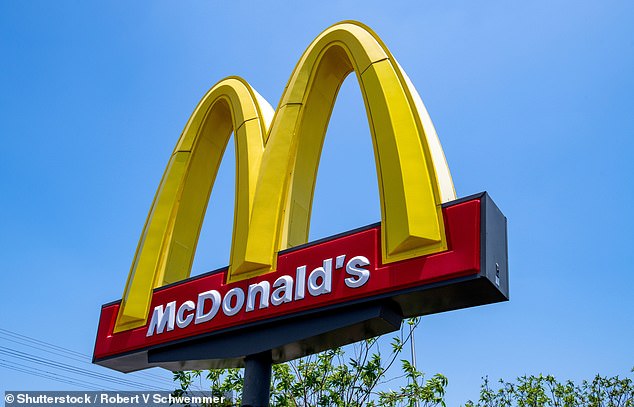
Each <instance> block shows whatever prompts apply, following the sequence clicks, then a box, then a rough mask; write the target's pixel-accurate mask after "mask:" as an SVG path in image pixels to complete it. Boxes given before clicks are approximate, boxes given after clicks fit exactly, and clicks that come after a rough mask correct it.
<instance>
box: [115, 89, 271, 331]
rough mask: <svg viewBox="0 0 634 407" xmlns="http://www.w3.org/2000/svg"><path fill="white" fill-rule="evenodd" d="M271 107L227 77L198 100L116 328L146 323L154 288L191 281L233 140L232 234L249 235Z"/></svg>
mask: <svg viewBox="0 0 634 407" xmlns="http://www.w3.org/2000/svg"><path fill="white" fill-rule="evenodd" d="M272 116H273V109H272V108H271V106H270V105H269V104H268V103H267V102H266V101H265V100H264V99H263V98H262V97H261V96H260V95H258V94H257V92H255V91H254V90H253V89H252V88H251V87H250V86H249V85H248V84H247V83H246V82H245V81H244V80H243V79H241V78H237V77H229V78H227V79H224V80H222V81H220V82H219V83H217V84H216V85H215V86H213V87H212V88H211V89H210V90H209V92H207V94H206V95H205V96H204V97H203V98H202V100H201V101H200V103H199V104H198V106H197V107H196V110H194V113H193V114H192V116H191V118H190V119H189V121H188V122H187V125H186V126H185V129H184V130H183V133H182V134H181V137H180V139H179V140H178V143H177V145H176V148H175V149H174V152H173V154H172V156H171V158H170V160H169V163H168V165H167V168H166V170H165V173H164V174H163V178H162V180H161V184H160V185H159V188H158V190H157V192H156V196H155V197H154V202H153V203H152V207H151V209H150V213H149V215H148V218H147V220H146V222H145V226H144V228H143V233H142V234H141V239H140V241H139V245H138V247H137V250H136V253H135V255H134V261H133V262H132V267H131V270H130V274H129V276H128V280H127V282H126V286H125V291H124V293H123V299H122V305H121V307H120V309H119V315H118V318H117V324H116V329H115V331H116V332H118V331H124V330H127V329H131V328H135V327H138V326H142V325H144V324H145V321H146V318H147V315H148V309H149V306H150V301H151V299H152V298H151V297H152V289H154V288H156V287H160V286H163V285H166V284H169V283H173V282H176V281H180V280H182V279H184V278H187V277H189V274H190V271H191V265H192V261H193V258H194V253H195V251H196V244H197V242H198V235H199V233H200V228H201V226H202V222H203V218H204V216H205V210H206V208H207V201H208V199H209V195H210V193H211V188H212V186H213V183H214V180H215V178H216V174H217V172H218V167H219V166H220V162H221V160H222V156H223V154H224V150H225V147H226V145H227V142H228V140H229V137H230V135H231V132H232V131H234V133H235V137H234V139H235V146H236V163H237V165H236V195H235V196H236V198H235V199H236V203H235V210H234V235H233V236H234V240H233V247H234V248H235V247H238V248H240V245H241V244H243V243H242V242H243V241H241V240H236V237H240V236H245V235H248V234H249V232H248V227H249V219H250V217H251V207H252V204H253V197H254V195H255V185H256V182H257V176H258V170H259V166H260V160H261V157H262V152H263V150H264V138H265V135H266V134H267V131H268V124H269V123H270V121H271V117H272Z"/></svg>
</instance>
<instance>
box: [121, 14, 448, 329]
mask: <svg viewBox="0 0 634 407" xmlns="http://www.w3.org/2000/svg"><path fill="white" fill-rule="evenodd" d="M352 71H354V72H355V73H356V76H357V79H358V81H359V85H360V87H361V92H362V94H363V98H364V102H365V105H366V110H367V115H368V121H369V124H370V130H371V134H372V141H373V145H374V152H375V160H376V168H377V176H378V181H379V192H380V200H381V219H382V248H383V260H384V261H385V262H392V261H398V260H402V259H407V258H412V257H415V256H419V255H423V254H428V253H433V252H438V251H441V250H444V249H445V248H446V239H445V233H444V225H443V220H442V212H441V207H440V205H441V203H442V202H446V201H450V200H453V199H455V192H454V189H453V183H452V181H451V175H450V173H449V168H448V167H447V163H446V161H445V157H444V153H443V151H442V147H441V146H440V142H439V140H438V137H437V135H436V132H435V130H434V128H433V125H432V124H431V120H430V119H429V116H428V115H427V111H426V110H425V107H424V105H423V103H422V101H421V100H420V97H419V96H418V93H417V92H416V90H415V89H414V87H413V86H412V84H411V83H410V81H409V79H408V78H407V76H406V75H405V74H404V72H403V71H402V69H401V68H400V66H399V65H398V63H397V62H396V60H395V59H394V58H393V57H392V55H391V54H390V53H389V51H388V50H387V48H386V47H385V45H384V44H383V43H382V42H381V40H380V39H379V38H378V37H377V36H376V34H374V33H373V32H372V31H371V30H370V29H368V28H367V27H365V26H364V25H362V24H360V23H357V22H342V23H339V24H336V25H334V26H332V27H330V28H328V29H327V30H325V31H324V32H323V33H322V34H320V35H319V37H317V38H316V39H315V40H314V41H313V42H312V43H311V45H310V46H309V47H308V49H307V50H306V51H305V52H304V54H303V56H302V58H301V59H300V61H299V62H298V64H297V66H296V68H295V70H294V71H293V74H292V75H291V78H290V80H289V83H288V85H287V86H286V89H285V91H284V94H283V96H282V100H281V102H280V105H279V107H278V109H277V111H276V112H275V116H274V117H273V120H272V122H271V120H270V118H271V116H272V109H271V108H270V106H269V105H268V103H267V102H266V101H264V100H263V99H262V98H261V97H260V96H259V95H258V94H257V93H256V92H255V91H254V90H253V89H252V88H251V87H250V86H249V85H248V84H247V83H246V82H244V81H243V80H242V79H240V78H235V77H231V78H227V79H225V80H223V81H221V82H219V83H218V84H216V85H215V86H214V87H213V88H212V89H211V90H210V91H209V92H208V93H207V94H206V95H205V96H204V97H203V99H202V100H201V102H200V103H199V105H198V106H197V108H196V110H195V111H194V113H193V114H192V116H191V118H190V119H189V122H188V123H187V125H186V127H185V130H184V131H183V134H182V135H181V138H180V139H179V141H178V144H177V146H176V149H175V152H174V154H173V155H172V157H171V159H170V162H169V164H168V166H167V169H166V171H165V174H164V175H163V179H162V181H161V184H160V186H159V189H158V191H157V194H156V197H155V198H154V202H153V204H152V208H151V210H150V213H149V215H148V219H147V221H146V224H145V227H144V229H143V233H142V236H141V240H140V242H139V246H138V248H137V252H136V254H135V259H134V262H133V264H132V268H131V271H130V275H129V277H128V281H127V283H126V288H125V291H124V295H123V300H122V306H121V307H120V310H119V315H118V319H117V324H116V328H115V331H116V332H118V331H123V330H127V329H131V328H135V327H138V326H142V325H144V324H145V322H146V318H147V315H148V310H149V305H150V301H151V295H152V289H153V288H156V287H160V286H162V285H165V284H168V283H171V282H174V281H179V280H181V279H183V278H186V277H188V276H189V273H190V270H191V264H192V261H193V256H194V252H195V249H196V243H197V240H198V234H199V232H200V227H201V225H202V221H203V217H204V214H205V209H206V205H207V200H208V198H209V194H210V191H211V188H212V186H213V182H214V179H215V176H216V173H217V170H218V166H219V164H220V161H221V158H222V155H223V153H224V149H225V147H226V144H227V141H228V138H229V135H230V133H231V131H232V130H233V131H234V132H235V142H236V161H237V168H236V171H237V175H236V206H235V214H234V232H233V237H232V248H231V260H230V266H229V272H228V276H227V280H228V281H229V282H232V281H239V280H243V279H246V278H249V277H252V276H254V275H259V274H262V273H265V272H269V271H271V270H273V269H274V268H275V267H276V264H275V262H276V260H277V252H278V251H279V250H282V249H284V248H287V247H291V246H295V245H298V244H302V243H305V242H306V240H307V237H308V229H309V223H310V211H311V206H312V198H313V192H314V186H315V180H316V174H317V167H318V165H319V158H320V155H321V146H322V144H323V139H324V136H325V133H326V128H327V125H328V121H329V118H330V114H331V112H332V109H333V107H334V103H335V99H336V96H337V92H338V90H339V87H340V86H341V84H342V83H343V81H344V79H345V77H346V76H347V75H348V74H349V73H350V72H352ZM268 123H271V125H270V129H269V126H268Z"/></svg>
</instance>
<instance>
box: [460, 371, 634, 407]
mask: <svg viewBox="0 0 634 407" xmlns="http://www.w3.org/2000/svg"><path fill="white" fill-rule="evenodd" d="M633 371H634V369H633ZM499 383H500V387H499V388H498V389H497V390H495V389H492V388H491V387H490V385H489V380H488V378H486V377H485V378H484V379H483V383H482V386H481V389H480V399H479V400H478V401H477V402H475V403H474V402H473V401H469V402H467V404H465V407H512V406H513V407H514V406H517V407H634V385H633V382H632V379H631V378H628V377H625V378H619V377H618V376H614V377H603V376H600V375H597V376H595V378H594V379H593V380H592V381H588V380H584V381H583V382H582V383H581V384H580V385H575V384H574V383H573V382H572V381H570V380H568V381H566V382H560V381H558V380H557V379H555V377H553V376H550V375H548V376H543V375H541V374H540V375H538V376H522V377H519V378H518V379H517V381H516V382H514V383H512V382H507V381H504V380H500V381H499Z"/></svg>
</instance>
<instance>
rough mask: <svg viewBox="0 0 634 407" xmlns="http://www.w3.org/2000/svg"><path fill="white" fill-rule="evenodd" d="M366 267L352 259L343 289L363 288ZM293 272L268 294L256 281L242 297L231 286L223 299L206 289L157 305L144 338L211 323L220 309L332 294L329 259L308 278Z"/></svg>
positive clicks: (250, 308) (302, 270)
mask: <svg viewBox="0 0 634 407" xmlns="http://www.w3.org/2000/svg"><path fill="white" fill-rule="evenodd" d="M340 258H341V259H343V258H345V256H339V257H338V258H337V265H336V268H342V267H343V264H341V265H339V264H338V263H339V259H340ZM369 265H370V261H369V260H368V259H367V257H365V256H355V257H352V258H351V259H350V260H349V261H348V263H347V264H346V268H345V269H346V273H345V275H343V277H344V282H345V284H346V286H347V287H349V288H359V287H363V286H364V285H365V284H366V283H367V282H368V280H369V279H370V270H368V269H367V268H365V267H367V266H369ZM295 271H296V272H295V279H293V277H292V276H289V275H283V276H281V277H278V278H277V279H276V280H275V282H274V283H273V289H274V290H273V291H272V292H271V285H270V283H269V282H268V281H260V282H258V283H253V284H250V285H249V287H248V288H247V292H246V294H245V292H244V290H243V289H242V288H240V287H233V288H231V289H230V290H228V291H227V292H226V293H225V295H224V297H223V296H222V294H221V293H220V292H219V291H217V290H209V291H205V292H202V293H200V294H198V298H197V300H196V302H194V301H192V300H186V301H184V302H183V303H182V304H180V306H178V307H177V306H176V301H171V302H169V303H167V304H166V305H165V306H163V304H161V305H157V306H156V307H154V310H153V311H152V317H151V319H150V324H149V325H148V330H147V333H146V336H148V337H149V336H153V335H154V334H162V333H163V332H165V331H168V332H169V331H173V330H174V329H175V328H180V329H183V328H187V327H188V326H189V325H190V324H191V323H192V321H193V322H194V324H202V323H205V322H209V321H212V320H213V319H214V317H215V316H216V315H217V314H218V312H219V311H220V308H222V312H223V313H224V314H225V315H226V316H227V317H232V316H234V315H237V314H238V313H240V312H241V311H242V310H243V309H244V312H254V311H257V310H262V309H266V308H268V307H269V305H272V306H280V305H282V304H284V303H291V302H293V301H300V300H302V299H304V298H305V294H306V291H308V294H309V295H310V296H312V297H317V296H320V295H325V294H330V293H331V292H332V274H333V273H332V258H329V259H326V260H324V261H323V262H322V265H321V266H320V267H316V268H315V269H313V270H312V271H311V272H310V273H309V274H308V276H307V275H306V266H300V267H297V268H296V270H295ZM293 285H295V287H293ZM293 288H294V289H293ZM245 303H246V306H245Z"/></svg>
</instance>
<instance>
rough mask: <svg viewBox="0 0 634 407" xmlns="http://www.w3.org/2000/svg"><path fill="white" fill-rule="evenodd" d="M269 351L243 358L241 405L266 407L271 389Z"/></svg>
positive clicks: (244, 406) (245, 406)
mask: <svg viewBox="0 0 634 407" xmlns="http://www.w3.org/2000/svg"><path fill="white" fill-rule="evenodd" d="M272 365H273V364H272V362H271V352H270V351H268V352H262V353H258V354H255V355H249V356H247V357H246V358H244V390H243V391H242V406H243V407H268V406H269V397H270V391H271V369H272Z"/></svg>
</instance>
